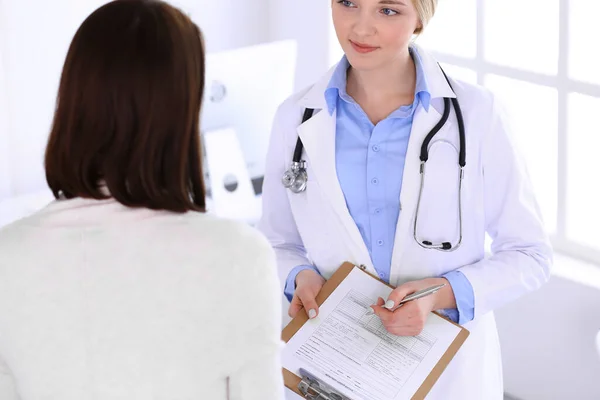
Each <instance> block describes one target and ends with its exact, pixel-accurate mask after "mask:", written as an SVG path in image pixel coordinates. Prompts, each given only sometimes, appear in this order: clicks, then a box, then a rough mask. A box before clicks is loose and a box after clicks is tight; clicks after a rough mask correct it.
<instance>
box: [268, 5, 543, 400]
mask: <svg viewBox="0 0 600 400" xmlns="http://www.w3.org/2000/svg"><path fill="white" fill-rule="evenodd" d="M436 3H437V1H436V0H412V1H411V0H352V1H348V0H334V1H333V2H332V14H333V22H334V26H335V30H336V33H337V37H338V39H339V42H340V44H341V46H342V48H343V50H344V53H345V55H344V57H343V58H342V60H341V61H340V62H339V63H338V64H337V66H335V67H334V68H332V70H331V71H330V72H329V73H327V74H326V75H325V76H323V77H322V78H321V79H319V80H318V81H317V82H316V83H315V84H313V85H312V86H310V87H309V88H307V89H305V90H302V91H301V92H299V93H297V94H296V95H294V96H292V97H290V98H289V99H288V100H286V101H285V102H284V103H283V104H282V105H281V106H280V108H279V110H278V112H277V115H276V117H275V121H274V126H273V133H272V138H271V143H270V149H269V152H268V156H267V171H266V174H265V181H264V188H263V203H264V205H263V218H262V221H261V223H260V227H261V230H262V231H263V232H264V233H265V234H266V236H267V237H268V239H269V240H270V242H271V244H272V245H273V247H274V248H275V251H276V253H277V257H278V268H279V273H280V279H281V281H282V283H283V285H284V292H285V294H286V296H287V297H288V299H289V300H291V305H290V306H289V314H290V316H292V317H293V316H295V315H296V314H297V313H298V312H301V310H305V311H302V312H307V313H308V315H309V317H310V318H315V317H316V316H317V315H318V307H317V304H316V302H315V297H316V295H317V293H318V292H319V290H320V289H321V287H322V286H323V284H324V282H325V280H326V279H328V278H329V277H331V275H332V274H333V273H334V272H335V271H336V269H337V268H338V267H339V266H340V265H341V264H342V263H343V262H344V261H350V262H352V263H354V264H356V265H362V266H364V267H365V268H366V270H367V272H370V273H372V274H375V275H378V276H379V277H380V278H381V279H383V280H385V281H387V282H389V283H390V284H392V285H394V286H397V289H396V290H394V291H393V292H392V293H391V294H390V296H389V298H388V299H385V300H384V299H379V301H378V303H377V305H374V306H373V310H374V312H375V313H376V314H377V315H378V316H379V317H380V318H381V320H382V322H383V324H384V325H385V327H386V328H387V330H388V331H389V332H391V333H393V334H396V335H408V336H411V335H416V334H418V333H420V332H421V330H422V329H423V326H424V323H425V320H426V318H427V316H428V315H429V313H430V312H431V311H439V312H441V313H443V314H445V315H447V316H448V317H449V318H450V319H453V320H454V321H456V322H458V323H460V324H462V325H464V326H465V328H467V329H468V330H469V331H470V333H471V334H470V336H469V338H468V340H467V341H466V343H465V344H464V345H463V347H462V348H461V350H460V351H459V353H458V354H457V356H456V357H455V358H454V359H453V361H452V362H451V363H450V365H449V366H448V368H447V369H446V371H445V372H444V374H443V375H442V376H441V377H440V379H439V380H438V382H437V384H436V385H435V386H434V388H433V389H432V391H431V392H430V395H429V397H428V398H430V399H473V400H481V399H486V400H494V399H498V400H500V399H502V397H503V387H502V370H501V360H500V346H499V341H498V335H497V330H496V324H495V320H494V314H493V310H494V309H496V308H499V307H501V306H503V305H505V304H507V303H508V302H511V301H513V300H515V299H517V298H518V297H520V296H522V295H524V294H526V293H528V292H531V291H533V290H535V289H537V288H539V287H540V286H541V285H542V284H543V283H545V282H546V281H547V279H548V277H549V269H550V266H551V263H552V250H551V247H550V245H549V241H548V237H547V235H546V233H545V231H544V228H543V223H542V220H541V216H540V212H539V208H538V205H537V203H536V199H535V198H534V195H533V192H532V187H531V184H530V181H529V178H528V175H527V172H526V169H525V166H524V163H523V161H522V159H521V158H520V156H519V154H518V151H517V150H516V148H515V144H514V141H513V140H512V139H511V137H510V134H509V132H508V127H507V125H506V123H505V121H504V119H503V118H502V115H501V112H500V109H499V106H498V103H497V101H496V99H495V98H494V96H493V95H492V94H491V93H490V92H488V91H486V90H485V89H483V88H481V87H478V86H475V85H470V84H467V83H464V82H461V81H457V80H454V79H452V78H450V77H446V75H445V73H444V71H443V70H442V69H441V67H440V66H439V64H438V63H437V62H436V61H435V59H434V58H433V57H432V56H431V55H430V54H428V53H427V52H426V51H425V50H423V49H422V48H420V47H418V46H416V45H415V44H414V43H413V42H412V38H413V35H415V34H419V33H420V32H421V31H422V30H423V29H424V28H425V26H426V25H427V23H428V21H429V20H430V19H431V18H432V16H433V14H434V11H435V8H436ZM284 175H285V177H284ZM282 177H283V178H282ZM486 233H487V234H489V236H490V237H491V239H492V241H493V242H492V249H491V250H492V252H491V255H489V256H488V257H486V256H485V248H484V247H485V246H484V241H485V236H486ZM440 283H445V284H446V286H445V287H444V288H443V289H442V290H440V291H438V292H437V293H436V294H434V295H431V296H428V297H425V298H422V299H420V300H416V301H412V302H409V303H407V304H406V305H404V306H403V307H401V308H399V309H398V310H396V311H395V312H391V311H389V310H388V309H387V308H386V307H389V308H391V307H392V306H393V305H394V304H397V303H398V301H400V300H401V299H402V298H403V297H405V296H406V295H407V294H410V293H412V292H415V291H418V290H420V289H424V288H427V287H430V286H433V285H437V284H440Z"/></svg>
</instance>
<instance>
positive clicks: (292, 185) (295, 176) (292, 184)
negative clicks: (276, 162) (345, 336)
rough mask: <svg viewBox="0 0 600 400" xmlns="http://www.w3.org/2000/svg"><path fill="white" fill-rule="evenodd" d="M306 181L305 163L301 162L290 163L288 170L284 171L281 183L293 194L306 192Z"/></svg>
mask: <svg viewBox="0 0 600 400" xmlns="http://www.w3.org/2000/svg"><path fill="white" fill-rule="evenodd" d="M307 181H308V174H307V173H306V162H305V161H303V160H301V161H299V162H295V161H294V162H292V166H291V168H290V169H288V170H287V171H285V174H283V177H282V178H281V182H282V183H283V186H284V187H285V188H287V189H290V190H291V191H292V192H293V193H301V192H304V191H305V190H306V183H307Z"/></svg>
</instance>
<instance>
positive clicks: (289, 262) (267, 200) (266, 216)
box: [258, 103, 325, 317]
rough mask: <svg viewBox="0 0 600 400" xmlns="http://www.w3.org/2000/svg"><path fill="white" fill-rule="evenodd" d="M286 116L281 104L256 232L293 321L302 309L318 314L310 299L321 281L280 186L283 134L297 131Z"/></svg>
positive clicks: (274, 128)
mask: <svg viewBox="0 0 600 400" xmlns="http://www.w3.org/2000/svg"><path fill="white" fill-rule="evenodd" d="M298 112H300V111H298ZM290 116H291V114H290V112H289V111H288V110H286V103H284V104H283V105H282V106H280V107H279V109H278V110H277V114H276V116H275V120H274V122H273V129H272V133H271V141H270V143H269V149H268V152H267V159H266V170H265V177H264V182H263V192H262V217H261V220H260V222H259V225H258V229H260V231H261V232H262V233H263V234H264V235H265V236H266V237H267V239H268V240H269V242H270V243H271V246H273V249H274V250H275V255H276V258H277V268H278V271H279V280H280V283H281V285H282V290H283V292H284V294H285V296H286V297H287V299H288V301H290V302H291V303H292V306H291V308H290V315H291V316H292V317H293V316H295V315H296V313H297V312H298V311H299V310H300V309H301V308H302V306H304V308H306V309H307V312H308V310H310V309H315V312H318V306H317V304H316V302H315V301H314V298H315V297H316V295H317V294H318V292H319V291H320V289H321V287H322V285H323V283H324V282H325V281H324V279H323V278H322V277H321V276H320V273H319V270H318V269H317V268H316V267H315V266H314V265H312V263H311V262H310V260H309V259H308V255H307V253H306V249H305V248H304V244H303V243H302V238H301V237H300V234H299V233H298V228H297V227H296V221H295V220H294V215H293V214H292V210H291V207H290V203H289V199H288V194H287V190H288V189H286V188H284V187H283V185H282V183H281V177H282V176H283V174H284V173H285V171H286V170H287V168H288V165H286V154H287V153H286V146H285V142H284V140H285V134H286V132H287V131H288V130H293V131H294V132H295V131H296V128H297V126H296V125H294V124H293V123H292V124H290V120H291V119H292V118H290ZM286 122H287V124H286ZM292 122H293V121H292ZM298 123H300V115H298ZM304 271H310V272H311V273H306V272H304ZM301 279H302V280H304V281H306V282H307V284H306V285H303V286H304V288H303V289H302V293H301V295H302V298H303V299H300V297H299V296H298V295H299V293H295V292H296V284H297V283H298V281H300V280H301ZM294 296H295V297H296V298H294Z"/></svg>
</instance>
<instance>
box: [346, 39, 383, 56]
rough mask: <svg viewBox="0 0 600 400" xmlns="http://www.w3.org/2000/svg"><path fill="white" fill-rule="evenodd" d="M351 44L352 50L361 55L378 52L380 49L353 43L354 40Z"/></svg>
mask: <svg viewBox="0 0 600 400" xmlns="http://www.w3.org/2000/svg"><path fill="white" fill-rule="evenodd" d="M350 44H351V45H352V48H353V49H354V50H356V51H357V52H359V53H363V54H365V53H370V52H372V51H375V50H377V49H378V48H379V47H373V46H369V45H367V44H364V43H358V42H353V41H352V40H350Z"/></svg>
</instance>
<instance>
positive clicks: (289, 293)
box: [283, 265, 321, 302]
mask: <svg viewBox="0 0 600 400" xmlns="http://www.w3.org/2000/svg"><path fill="white" fill-rule="evenodd" d="M306 269H312V270H313V271H315V272H316V273H317V274H319V275H321V273H320V272H319V270H318V269H317V268H316V267H315V266H313V265H299V266H297V267H296V268H294V269H293V270H291V271H290V273H289V274H288V277H287V279H286V281H285V288H284V289H283V294H285V297H287V299H288V301H289V302H291V301H292V298H293V297H294V292H295V291H296V276H298V274H299V273H300V272H302V271H304V270H306Z"/></svg>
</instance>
